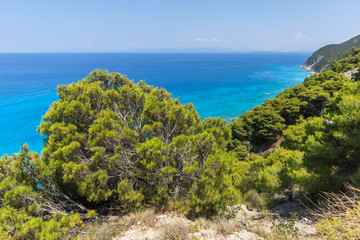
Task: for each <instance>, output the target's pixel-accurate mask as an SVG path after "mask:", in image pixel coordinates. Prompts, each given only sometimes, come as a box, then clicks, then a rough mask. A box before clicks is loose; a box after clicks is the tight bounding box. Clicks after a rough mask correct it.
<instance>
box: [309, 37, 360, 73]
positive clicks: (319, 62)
mask: <svg viewBox="0 0 360 240" xmlns="http://www.w3.org/2000/svg"><path fill="white" fill-rule="evenodd" d="M353 47H360V35H358V36H356V37H354V38H352V39H350V40H348V41H346V42H343V43H340V44H330V45H327V46H325V47H322V48H320V49H319V50H317V51H316V52H314V53H313V54H312V55H311V57H309V58H308V60H306V62H305V63H304V65H302V68H304V69H306V70H308V71H311V72H316V73H318V72H321V71H322V70H323V69H325V68H329V66H330V63H331V62H332V61H334V60H339V59H341V58H344V57H346V56H348V55H350V54H351V48H353Z"/></svg>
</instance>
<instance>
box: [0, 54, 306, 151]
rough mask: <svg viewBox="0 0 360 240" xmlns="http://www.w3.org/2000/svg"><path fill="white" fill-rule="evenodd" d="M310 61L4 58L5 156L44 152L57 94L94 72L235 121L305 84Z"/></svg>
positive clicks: (1, 110)
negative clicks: (45, 124)
mask: <svg viewBox="0 0 360 240" xmlns="http://www.w3.org/2000/svg"><path fill="white" fill-rule="evenodd" d="M309 55H310V54H307V53H306V54H305V53H239V54H153V53H148V54H140V53H138V54H137V53H113V54H110V53H109V54H107V53H95V54H93V53H83V54H80V53H79V54H77V53H75V54H74V53H69V54H52V53H51V54H50V53H47V54H35V53H34V54H33V53H31V54H5V53H2V54H0V155H3V154H4V153H13V152H17V151H18V150H19V146H20V143H28V144H29V146H30V149H32V150H33V151H37V152H40V151H41V149H42V138H41V136H40V134H38V133H37V132H36V128H37V126H38V125H39V124H40V121H41V117H42V116H43V115H44V114H45V112H46V111H47V109H48V107H49V105H50V104H51V103H52V102H54V101H57V100H58V97H57V95H56V91H57V90H56V86H57V85H60V84H69V83H71V82H77V81H79V80H81V79H82V78H84V77H85V76H87V75H88V74H89V72H90V71H92V70H94V69H107V70H109V71H110V72H120V73H123V74H126V75H127V76H128V78H130V79H133V80H134V81H135V82H138V81H139V80H146V82H147V83H148V84H151V85H155V86H159V87H164V88H166V89H167V90H168V91H169V92H171V93H173V96H174V97H180V101H181V102H182V103H187V102H192V103H193V104H194V105H195V108H196V109H197V111H198V112H199V113H200V115H201V116H202V117H222V118H224V119H227V118H235V117H236V116H237V115H239V114H242V113H244V112H245V111H247V110H250V109H251V108H252V107H254V106H255V105H259V104H261V103H262V102H263V101H264V100H266V99H269V98H271V97H275V96H276V94H278V93H279V92H280V91H282V90H284V89H285V88H288V87H292V86H294V85H296V84H299V83H302V81H303V80H304V78H305V77H306V76H308V75H309V73H308V72H306V71H304V70H302V69H300V68H299V67H298V66H299V65H301V64H302V63H304V62H305V61H306V59H307V58H308V56H309Z"/></svg>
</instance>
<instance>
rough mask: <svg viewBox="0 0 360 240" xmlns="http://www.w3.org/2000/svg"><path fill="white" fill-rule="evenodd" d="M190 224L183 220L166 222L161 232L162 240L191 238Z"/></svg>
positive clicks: (186, 239) (185, 239)
mask: <svg viewBox="0 0 360 240" xmlns="http://www.w3.org/2000/svg"><path fill="white" fill-rule="evenodd" d="M189 234H190V230H189V225H188V224H186V223H185V222H184V221H182V220H177V221H174V222H172V223H168V224H164V225H163V227H162V230H161V233H160V239H161V240H188V239H190V236H189Z"/></svg>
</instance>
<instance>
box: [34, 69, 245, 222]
mask: <svg viewBox="0 0 360 240" xmlns="http://www.w3.org/2000/svg"><path fill="white" fill-rule="evenodd" d="M59 97H60V100H59V101H58V102H56V103H54V104H52V106H51V107H50V109H49V111H48V112H47V113H46V115H45V116H44V118H43V123H41V125H40V127H39V131H40V132H41V133H42V134H43V135H45V136H46V139H45V146H44V150H43V152H42V156H43V161H44V162H45V163H46V164H47V166H48V172H47V173H46V174H47V177H51V176H53V181H55V182H56V183H57V184H58V185H59V187H60V189H61V190H62V191H63V192H65V193H66V194H68V195H71V196H73V198H74V199H76V200H77V201H80V202H82V203H83V204H84V205H86V206H90V207H92V206H98V205H99V204H100V203H102V204H104V203H107V202H109V203H110V202H111V204H112V205H113V207H115V208H119V210H121V209H126V210H131V209H134V208H142V207H146V206H149V205H151V206H155V207H158V208H164V207H171V208H177V209H178V208H180V209H182V210H184V211H185V212H189V211H191V212H192V213H193V214H194V213H201V214H205V215H211V214H214V213H216V211H217V209H218V208H219V207H221V206H225V205H226V204H229V203H235V202H237V201H239V200H240V193H239V191H238V190H237V189H236V188H235V186H236V185H238V184H239V181H240V180H241V178H242V175H243V172H244V171H246V168H247V167H246V164H244V163H241V162H238V161H237V160H236V157H235V156H234V155H233V154H230V153H227V152H226V145H227V142H228V139H229V137H230V131H229V129H228V128H227V127H226V125H225V124H226V122H225V121H223V120H220V119H219V118H217V119H206V120H202V119H201V118H200V117H199V116H198V113H197V112H196V111H195V109H194V108H193V106H192V105H191V104H186V105H182V104H180V102H179V100H178V99H174V98H171V94H170V93H168V92H167V91H166V90H164V89H158V88H153V87H151V86H148V85H146V84H145V83H144V82H140V83H138V84H135V83H133V82H132V81H129V80H127V79H126V77H125V76H122V75H120V74H117V73H107V72H104V71H94V72H92V73H91V74H90V75H89V77H87V78H85V79H84V80H82V81H80V82H78V83H73V84H70V85H69V86H61V87H59Z"/></svg>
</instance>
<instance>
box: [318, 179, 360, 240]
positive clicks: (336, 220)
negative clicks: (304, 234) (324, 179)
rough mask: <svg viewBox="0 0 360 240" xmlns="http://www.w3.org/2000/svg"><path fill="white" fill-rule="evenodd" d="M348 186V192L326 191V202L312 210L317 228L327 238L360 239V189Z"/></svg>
mask: <svg viewBox="0 0 360 240" xmlns="http://www.w3.org/2000/svg"><path fill="white" fill-rule="evenodd" d="M347 188H348V192H347V193H346V194H345V193H339V194H337V193H324V194H323V196H324V202H323V203H322V205H321V206H320V207H319V206H318V210H316V211H312V213H313V215H314V216H315V218H316V219H317V220H319V221H318V223H317V224H316V228H317V230H318V231H319V232H320V233H321V234H322V235H323V236H324V237H326V238H327V239H360V197H359V194H360V190H359V189H357V188H354V187H353V186H351V185H347Z"/></svg>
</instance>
